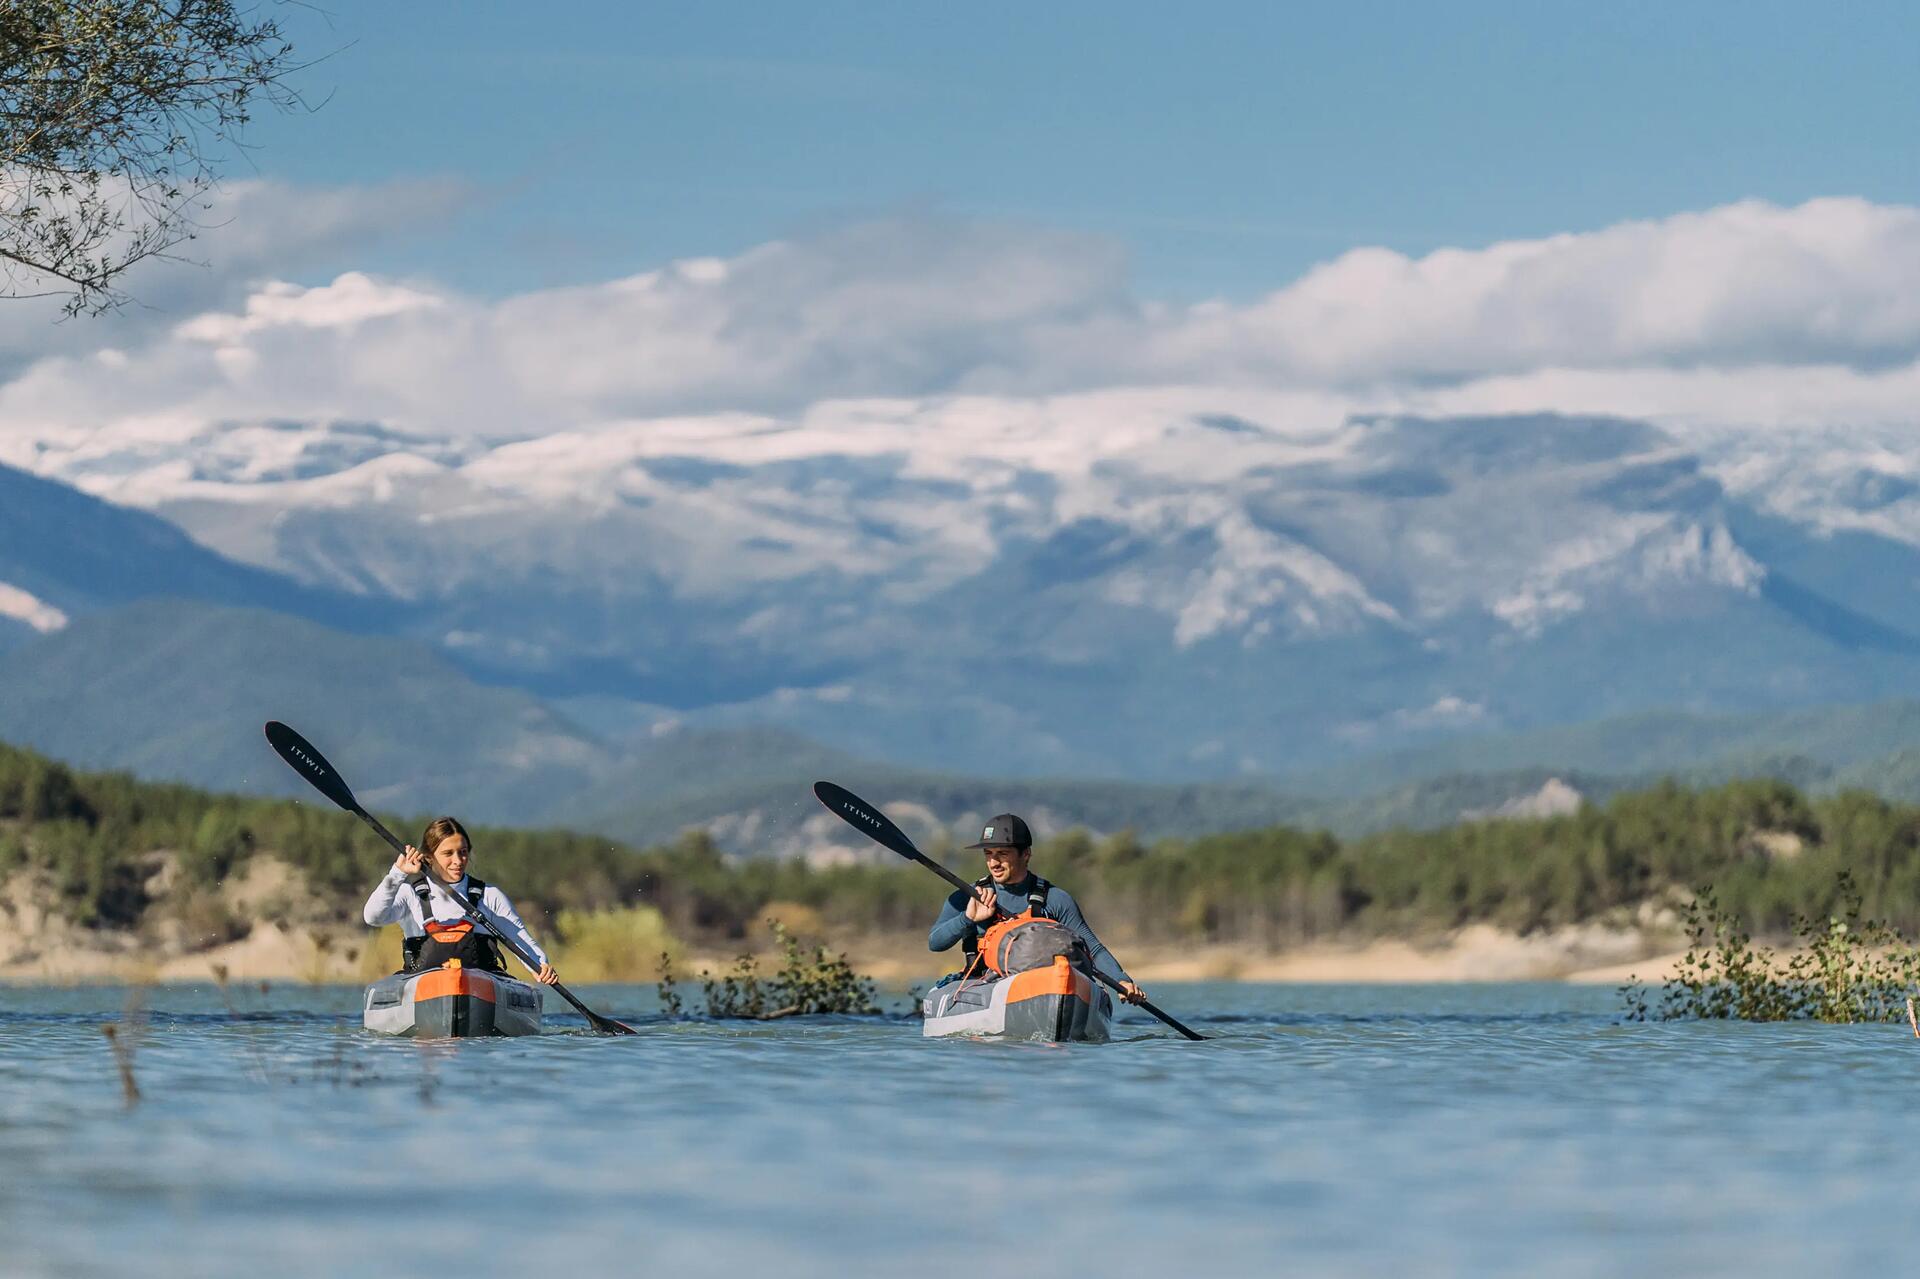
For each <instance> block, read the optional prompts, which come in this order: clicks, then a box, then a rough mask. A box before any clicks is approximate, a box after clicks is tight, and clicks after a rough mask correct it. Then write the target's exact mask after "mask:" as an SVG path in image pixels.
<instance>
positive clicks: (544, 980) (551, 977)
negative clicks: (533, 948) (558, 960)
mask: <svg viewBox="0 0 1920 1279" xmlns="http://www.w3.org/2000/svg"><path fill="white" fill-rule="evenodd" d="M533 979H534V980H535V981H537V982H539V983H540V984H541V985H542V986H551V985H553V983H555V982H557V981H559V980H560V974H559V973H556V972H554V971H553V965H552V964H542V965H540V971H539V972H537V973H535V974H534V975H533Z"/></svg>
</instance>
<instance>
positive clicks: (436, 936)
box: [400, 874, 507, 973]
mask: <svg viewBox="0 0 1920 1279" xmlns="http://www.w3.org/2000/svg"><path fill="white" fill-rule="evenodd" d="M412 883H413V893H414V896H416V897H418V898H419V899H420V915H421V918H423V919H424V920H426V930H427V931H426V935H425V936H423V937H408V938H406V939H405V940H404V941H402V942H401V943H400V950H401V954H402V955H403V956H404V957H405V961H406V966H405V967H404V968H403V969H402V970H401V971H403V972H409V973H411V972H418V971H420V970H421V969H423V968H438V967H440V966H441V965H442V964H444V963H446V962H447V961H448V960H449V959H457V960H459V961H460V966H461V967H462V968H478V969H480V970H482V971H484V972H490V973H504V972H505V971H507V966H506V964H504V963H503V962H501V959H500V943H499V942H498V941H496V940H494V937H493V935H492V934H491V933H490V932H486V931H483V930H482V929H479V928H476V927H475V926H474V922H473V920H472V919H471V918H468V919H456V920H453V921H451V922H449V921H447V920H443V919H435V918H434V917H433V902H432V892H433V890H432V889H431V887H430V886H429V885H428V883H427V877H426V875H425V874H421V875H419V876H417V877H415V878H414V879H413V881H412ZM486 891H487V886H486V884H485V883H483V882H482V881H480V880H478V879H475V878H474V877H473V876H471V875H469V876H467V900H468V901H470V902H472V903H473V905H474V909H475V910H476V911H477V910H478V909H479V907H480V896H481V894H482V893H485V892H486Z"/></svg>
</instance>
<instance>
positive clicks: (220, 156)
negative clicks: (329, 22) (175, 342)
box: [0, 0, 299, 314]
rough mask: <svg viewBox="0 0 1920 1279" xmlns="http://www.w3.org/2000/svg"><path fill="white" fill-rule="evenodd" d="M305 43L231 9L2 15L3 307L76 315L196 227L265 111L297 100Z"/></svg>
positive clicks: (114, 6)
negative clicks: (38, 303) (49, 300)
mask: <svg viewBox="0 0 1920 1279" xmlns="http://www.w3.org/2000/svg"><path fill="white" fill-rule="evenodd" d="M297 69H298V68H297V67H296V66H295V64H294V62H293V46H292V45H291V44H290V43H289V42H288V40H287V39H286V37H285V35H284V34H283V32H282V31H281V28H280V26H279V24H278V23H277V22H275V21H273V20H272V19H266V18H260V17H259V16H258V15H257V13H256V11H255V10H253V9H250V8H242V7H240V6H239V5H236V4H235V3H233V0H5V3H0V297H9V298H23V297H45V296H60V297H65V298H66V310H67V312H68V313H69V314H80V313H93V312H99V311H103V310H107V309H109V308H111V307H114V306H117V305H119V304H121V303H122V302H124V301H126V300H127V295H126V294H125V293H124V292H123V291H122V289H121V288H120V280H121V277H122V276H123V275H124V274H125V272H127V271H128V270H129V269H130V268H132V267H133V266H135V265H136V264H138V263H140V262H143V261H145V260H147V259H148V258H156V257H160V258H164V257H167V256H169V255H170V251H171V250H173V249H174V248H176V247H178V246H179V245H180V244H182V243H184V242H185V241H188V240H191V239H193V238H194V235H195V233H196V231H197V230H198V229H199V226H198V223H197V222H196V221H195V217H194V215H195V213H196V212H198V211H199V210H200V209H202V208H204V207H205V206H204V200H205V197H206V195H207V194H208V192H209V191H210V190H211V188H212V186H213V185H214V182H215V179H216V176H217V173H216V171H217V167H218V165H219V164H220V163H221V162H222V161H223V160H225V159H226V158H228V157H229V156H230V155H231V154H232V153H234V152H235V151H237V150H238V149H239V148H240V146H241V141H240V134H241V131H242V130H243V129H244V127H245V126H246V124H247V123H248V121H249V120H250V119H251V117H252V113H253V111H254V109H255V107H256V106H257V105H258V104H259V103H261V102H266V103H269V104H270V105H273V106H275V107H277V108H287V107H291V106H294V105H296V104H297V103H298V102H299V99H298V97H297V95H296V94H294V93H293V91H292V90H291V89H289V88H288V87H287V85H286V83H285V80H286V77H287V76H288V75H289V74H290V73H291V72H293V71H294V70H297Z"/></svg>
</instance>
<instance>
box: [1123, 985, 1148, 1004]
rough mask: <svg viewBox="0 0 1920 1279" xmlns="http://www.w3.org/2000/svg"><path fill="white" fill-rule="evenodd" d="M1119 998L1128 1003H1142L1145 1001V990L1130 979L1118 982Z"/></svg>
mask: <svg viewBox="0 0 1920 1279" xmlns="http://www.w3.org/2000/svg"><path fill="white" fill-rule="evenodd" d="M1120 998H1122V999H1124V1000H1126V1001H1127V1002H1128V1003H1130V1004H1143V1003H1145V1002H1146V1001H1147V992H1146V991H1144V990H1142V989H1140V987H1139V986H1137V985H1135V984H1134V983H1133V982H1130V981H1123V982H1121V983H1120Z"/></svg>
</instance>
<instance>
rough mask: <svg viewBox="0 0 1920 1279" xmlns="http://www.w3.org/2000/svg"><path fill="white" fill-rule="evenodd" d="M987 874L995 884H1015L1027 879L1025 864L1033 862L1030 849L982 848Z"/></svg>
mask: <svg viewBox="0 0 1920 1279" xmlns="http://www.w3.org/2000/svg"><path fill="white" fill-rule="evenodd" d="M980 851H981V852H982V853H984V854H986V858H987V874H989V875H991V876H993V882H994V883H996V884H1017V883H1019V882H1020V881H1021V880H1023V879H1025V878H1026V877H1027V863H1028V862H1030V861H1032V860H1033V850H1032V849H1031V848H983V849H981V850H980Z"/></svg>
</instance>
